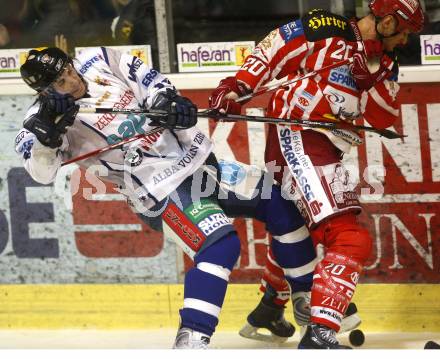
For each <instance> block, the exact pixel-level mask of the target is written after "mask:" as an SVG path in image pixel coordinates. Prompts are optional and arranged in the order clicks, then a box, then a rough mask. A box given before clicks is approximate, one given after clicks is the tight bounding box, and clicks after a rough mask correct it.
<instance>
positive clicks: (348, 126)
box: [197, 110, 407, 139]
mask: <svg viewBox="0 0 440 359" xmlns="http://www.w3.org/2000/svg"><path fill="white" fill-rule="evenodd" d="M197 116H198V117H209V118H214V119H218V120H222V119H226V120H233V121H237V120H244V121H247V122H260V123H270V124H274V125H296V126H301V127H305V128H322V129H328V130H348V131H367V132H374V133H377V134H378V135H380V136H383V137H385V138H389V139H397V138H404V137H407V136H406V135H400V134H398V133H397V132H394V131H391V130H387V129H377V128H374V127H370V126H360V125H353V124H352V123H349V122H344V121H337V122H336V121H335V122H332V121H310V120H298V119H288V120H287V119H286V120H284V119H279V118H275V117H265V116H249V115H229V114H221V113H219V112H218V111H217V110H206V111H202V112H199V113H198V114H197Z"/></svg>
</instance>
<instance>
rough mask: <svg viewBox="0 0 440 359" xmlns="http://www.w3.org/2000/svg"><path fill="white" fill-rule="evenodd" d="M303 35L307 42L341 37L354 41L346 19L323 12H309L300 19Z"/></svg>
mask: <svg viewBox="0 0 440 359" xmlns="http://www.w3.org/2000/svg"><path fill="white" fill-rule="evenodd" d="M301 21H302V24H303V28H304V34H305V36H306V39H307V40H308V41H312V42H313V41H319V40H323V39H328V38H330V37H342V38H344V39H346V40H348V41H356V38H355V36H354V33H353V30H352V29H351V26H350V23H349V22H348V20H347V18H345V17H343V16H340V15H335V14H332V13H331V12H328V11H324V10H319V9H318V10H316V9H315V10H312V11H309V12H308V13H307V14H306V15H305V16H304V17H303V18H302V19H301Z"/></svg>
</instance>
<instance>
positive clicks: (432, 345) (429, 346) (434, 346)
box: [424, 340, 440, 349]
mask: <svg viewBox="0 0 440 359" xmlns="http://www.w3.org/2000/svg"><path fill="white" fill-rule="evenodd" d="M424 349H440V344H437V343H436V342H433V341H432V340H430V341H429V342H426V344H425V347H424Z"/></svg>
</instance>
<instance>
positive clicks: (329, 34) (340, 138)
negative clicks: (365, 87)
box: [236, 10, 399, 152]
mask: <svg viewBox="0 0 440 359" xmlns="http://www.w3.org/2000/svg"><path fill="white" fill-rule="evenodd" d="M357 46H358V45H357V42H356V37H355V35H354V32H353V29H352V27H351V25H350V23H349V21H348V20H347V19H346V18H344V17H342V16H338V15H334V14H331V13H329V12H326V11H323V10H313V11H311V12H309V13H308V14H307V15H306V16H304V17H303V18H302V19H299V20H296V21H293V22H290V23H288V24H286V25H284V26H281V27H279V28H278V29H275V30H273V31H272V32H271V33H270V34H269V35H267V36H266V38H265V39H263V40H262V41H261V42H260V43H259V44H258V45H257V46H256V48H255V50H254V51H253V53H252V54H251V55H249V56H248V58H247V59H246V61H245V63H244V65H243V66H242V67H241V69H240V70H239V71H238V72H237V75H236V77H237V80H238V81H241V82H244V83H245V84H246V85H247V86H248V87H249V88H250V89H252V90H253V91H256V90H257V89H258V88H259V87H261V86H263V85H265V84H266V83H268V82H269V81H271V80H273V79H281V78H284V77H286V76H287V79H294V78H295V77H299V76H301V75H303V74H306V73H309V72H311V71H314V70H318V69H320V68H322V67H324V66H328V65H331V64H334V63H336V62H338V61H341V60H344V59H348V58H351V57H352V55H353V53H354V50H355V49H356V47H357ZM397 91H398V85H397V83H395V82H394V81H391V80H390V79H385V80H383V81H382V82H380V83H377V84H376V85H375V86H374V87H373V88H371V89H370V90H369V91H368V92H363V91H360V90H359V89H358V88H357V86H356V83H355V81H354V79H353V77H352V75H351V73H350V71H349V67H348V65H345V66H341V67H338V68H334V69H331V70H327V71H325V72H322V73H319V74H318V75H316V76H314V77H310V78H307V79H305V80H301V81H298V82H295V83H293V84H291V85H290V86H288V87H286V88H280V89H279V90H277V91H276V92H275V93H274V94H273V96H272V97H271V100H270V103H269V105H268V109H267V113H268V116H271V117H278V118H283V119H289V118H292V119H293V118H295V119H307V120H309V119H310V120H314V119H315V120H320V121H322V120H323V119H327V120H331V119H335V118H337V119H343V120H349V121H350V120H354V119H356V118H359V117H360V116H363V117H364V118H365V119H366V120H367V121H368V122H369V123H370V124H371V125H372V126H374V127H377V128H385V127H388V126H390V125H391V124H392V123H393V122H394V121H395V120H396V119H397V117H398V115H399V112H398V107H397V103H396V94H397ZM270 127H273V128H272V129H271V130H270V133H271V134H273V135H275V136H270V138H271V137H273V140H276V141H277V136H276V130H275V128H274V127H275V126H270ZM296 129H298V127H296ZM316 131H320V132H323V133H325V134H326V135H327V136H328V137H329V138H330V140H331V141H332V142H333V143H334V144H335V145H336V146H337V147H338V148H339V149H340V150H342V151H344V152H348V151H349V150H350V147H351V146H352V145H358V144H360V143H361V142H362V140H361V138H360V136H359V135H358V134H356V133H353V132H349V131H340V130H338V131H330V130H319V129H316ZM270 138H269V141H271V139H270Z"/></svg>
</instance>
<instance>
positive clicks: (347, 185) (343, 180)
mask: <svg viewBox="0 0 440 359" xmlns="http://www.w3.org/2000/svg"><path fill="white" fill-rule="evenodd" d="M329 187H330V189H331V191H332V193H333V198H334V199H335V202H336V205H337V207H338V208H346V207H350V206H359V200H358V196H357V194H356V193H355V192H353V189H354V185H353V184H352V183H351V182H350V174H349V172H348V171H347V170H346V169H345V168H344V166H343V165H342V164H337V165H336V166H335V169H334V175H333V179H332V181H331V182H330V183H329Z"/></svg>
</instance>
